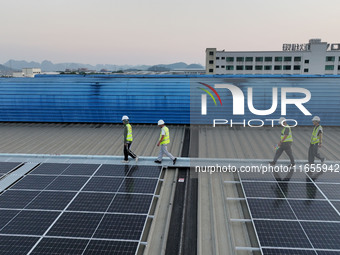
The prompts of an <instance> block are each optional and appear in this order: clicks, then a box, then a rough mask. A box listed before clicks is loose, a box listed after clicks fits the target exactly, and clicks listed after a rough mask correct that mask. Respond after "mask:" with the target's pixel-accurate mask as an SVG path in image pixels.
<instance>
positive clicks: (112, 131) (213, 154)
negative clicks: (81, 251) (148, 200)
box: [0, 123, 340, 255]
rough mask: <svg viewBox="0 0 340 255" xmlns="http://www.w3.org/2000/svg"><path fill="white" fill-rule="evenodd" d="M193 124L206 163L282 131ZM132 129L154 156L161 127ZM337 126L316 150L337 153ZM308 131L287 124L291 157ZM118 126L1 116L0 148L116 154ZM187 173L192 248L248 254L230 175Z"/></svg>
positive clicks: (162, 217) (172, 181)
mask: <svg viewBox="0 0 340 255" xmlns="http://www.w3.org/2000/svg"><path fill="white" fill-rule="evenodd" d="M169 128H170V132H171V139H172V144H171V146H170V147H169V151H171V152H172V153H173V154H174V155H176V156H177V155H178V156H179V155H181V150H182V148H183V145H184V143H185V139H184V135H185V128H186V127H185V126H183V125H169ZM191 128H192V129H191V142H190V144H191V146H192V147H191V148H190V150H191V151H196V149H197V148H195V147H198V152H197V155H196V156H198V160H201V162H200V163H201V164H202V163H204V158H207V161H206V163H207V164H210V163H211V162H219V163H220V164H221V165H223V162H235V161H237V164H250V163H251V162H252V159H253V160H254V161H259V160H260V161H261V160H262V161H266V160H270V159H272V158H273V156H274V151H273V147H274V144H275V143H276V142H277V141H278V138H279V136H280V131H281V129H280V128H279V127H275V128H270V127H264V128H249V127H246V128H243V127H239V128H229V127H223V126H217V127H216V128H213V127H212V126H206V125H203V126H192V127H191ZM133 130H134V131H133V132H134V143H133V146H132V149H133V150H134V151H135V153H137V154H138V155H141V156H157V154H158V149H159V148H158V147H157V146H155V144H156V142H157V139H158V138H159V128H158V127H157V126H156V125H133ZM195 130H197V134H198V135H197V136H196V135H195ZM339 131H340V127H324V147H323V148H322V149H321V150H320V152H321V153H322V154H323V155H325V157H326V159H327V160H329V161H339V159H340V140H339V138H338V135H339V133H340V132H339ZM311 132H312V127H303V126H301V127H296V128H294V129H293V137H294V147H293V153H294V155H295V158H296V159H297V160H306V159H307V152H308V146H309V139H310V136H311ZM122 133H123V128H122V125H117V124H65V123H50V124H49V123H0V134H1V140H2V142H1V143H0V153H31V154H74V155H118V156H120V155H122V154H123V152H122ZM191 153H192V152H191ZM193 154H195V153H192V154H191V155H193ZM243 159H246V160H243ZM78 160H79V159H78ZM96 160H99V159H96ZM202 160H203V162H202ZM221 160H222V161H221ZM280 160H287V156H286V155H284V154H283V155H282V157H281V159H280ZM85 161H86V160H85ZM85 161H84V162H85ZM86 162H87V161H86ZM191 172H192V173H193V175H192V178H198V190H197V192H198V211H197V213H198V233H197V234H198V236H197V240H198V254H202V255H203V254H204V255H206V254H218V253H219V254H226V253H228V254H251V252H250V250H251V249H250V248H249V247H254V248H255V249H254V250H256V247H257V244H256V241H254V239H256V238H254V233H253V232H252V230H251V227H249V224H250V223H247V219H248V217H249V216H248V215H247V213H246V211H245V210H244V208H245V206H244V201H243V200H242V198H240V191H239V187H238V186H239V185H238V184H237V183H236V182H235V179H234V176H233V174H232V173H214V174H209V173H199V174H196V175H195V173H194V169H192V170H191ZM176 182H177V174H176V171H172V170H170V171H166V173H165V176H164V182H163V188H162V191H161V194H160V199H159V201H160V203H159V204H158V205H157V208H156V213H155V218H154V221H153V223H152V226H151V230H150V234H149V237H148V244H150V245H149V246H148V247H147V252H148V254H161V252H162V251H163V252H164V247H165V246H164V245H165V241H164V240H166V233H167V232H166V229H167V222H168V220H169V211H170V210H171V204H172V199H173V195H171V194H173V193H174V187H175V186H176ZM250 226H251V225H250ZM156 244H157V245H156ZM152 248H153V249H152ZM236 250H238V251H237V252H236ZM252 254H256V253H252Z"/></svg>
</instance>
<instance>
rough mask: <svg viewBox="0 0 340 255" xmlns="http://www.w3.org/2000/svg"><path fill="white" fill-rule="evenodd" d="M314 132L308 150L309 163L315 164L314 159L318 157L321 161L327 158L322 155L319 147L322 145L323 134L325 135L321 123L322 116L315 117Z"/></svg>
mask: <svg viewBox="0 0 340 255" xmlns="http://www.w3.org/2000/svg"><path fill="white" fill-rule="evenodd" d="M312 121H313V125H314V129H313V133H312V137H311V140H310V146H309V150H308V163H309V164H314V159H315V157H317V158H318V159H320V160H321V163H323V162H324V161H325V158H324V157H322V156H321V155H320V153H319V152H318V149H319V148H321V146H322V135H323V129H322V126H321V125H320V117H318V116H315V117H314V118H313V119H312Z"/></svg>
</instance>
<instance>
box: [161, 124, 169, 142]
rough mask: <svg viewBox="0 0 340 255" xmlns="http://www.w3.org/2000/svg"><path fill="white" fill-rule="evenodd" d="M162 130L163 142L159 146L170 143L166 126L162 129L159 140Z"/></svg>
mask: <svg viewBox="0 0 340 255" xmlns="http://www.w3.org/2000/svg"><path fill="white" fill-rule="evenodd" d="M162 130H164V131H165V135H164V138H163V141H162V142H161V144H169V143H170V133H169V128H167V127H166V126H164V127H162V129H161V134H160V136H159V140H161V138H162Z"/></svg>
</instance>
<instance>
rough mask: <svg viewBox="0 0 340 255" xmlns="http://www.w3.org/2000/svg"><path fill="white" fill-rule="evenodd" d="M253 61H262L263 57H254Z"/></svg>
mask: <svg viewBox="0 0 340 255" xmlns="http://www.w3.org/2000/svg"><path fill="white" fill-rule="evenodd" d="M255 61H256V62H263V57H256V58H255Z"/></svg>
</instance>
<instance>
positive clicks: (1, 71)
mask: <svg viewBox="0 0 340 255" xmlns="http://www.w3.org/2000/svg"><path fill="white" fill-rule="evenodd" d="M15 71H17V70H15V69H12V68H9V67H7V66H4V65H0V76H1V75H12V73H13V72H15Z"/></svg>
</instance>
